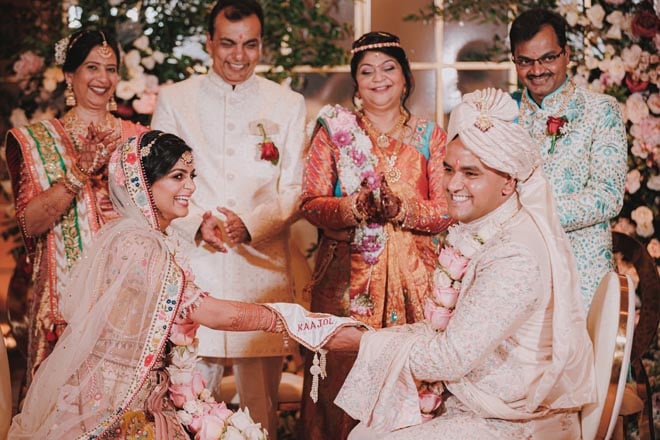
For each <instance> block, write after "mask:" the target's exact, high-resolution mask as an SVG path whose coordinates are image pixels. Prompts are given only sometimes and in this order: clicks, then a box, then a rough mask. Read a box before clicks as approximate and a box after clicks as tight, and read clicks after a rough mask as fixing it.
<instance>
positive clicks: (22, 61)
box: [14, 50, 44, 79]
mask: <svg viewBox="0 0 660 440" xmlns="http://www.w3.org/2000/svg"><path fill="white" fill-rule="evenodd" d="M43 67H44V59H43V58H42V57H40V56H39V55H37V54H35V53H34V52H32V51H31V50H28V51H27V52H23V53H22V54H21V56H20V58H19V59H18V60H17V61H16V62H15V63H14V72H16V76H17V77H18V78H21V79H23V78H29V77H30V76H32V75H34V74H35V73H37V72H39V71H40V70H41V69H42V68H43Z"/></svg>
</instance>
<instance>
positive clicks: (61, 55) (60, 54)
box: [55, 35, 71, 66]
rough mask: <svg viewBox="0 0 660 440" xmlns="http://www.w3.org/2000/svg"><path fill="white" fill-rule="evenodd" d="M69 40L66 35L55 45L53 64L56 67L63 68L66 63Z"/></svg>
mask: <svg viewBox="0 0 660 440" xmlns="http://www.w3.org/2000/svg"><path fill="white" fill-rule="evenodd" d="M70 40H71V37H70V36H69V35H67V36H66V37H64V38H62V39H61V40H59V41H58V42H57V43H55V64H57V65H58V66H63V65H64V62H65V61H66V50H67V49H68V48H69V41H70Z"/></svg>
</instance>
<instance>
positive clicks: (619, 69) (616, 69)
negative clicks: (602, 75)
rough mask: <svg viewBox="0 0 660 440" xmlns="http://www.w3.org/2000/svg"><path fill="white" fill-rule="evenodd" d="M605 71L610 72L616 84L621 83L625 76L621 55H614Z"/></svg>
mask: <svg viewBox="0 0 660 440" xmlns="http://www.w3.org/2000/svg"><path fill="white" fill-rule="evenodd" d="M607 73H609V74H610V78H612V81H614V82H615V83H616V84H621V81H623V78H625V76H626V66H625V65H624V64H623V60H622V59H621V57H618V56H616V57H614V58H612V60H611V61H610V63H609V66H608V69H607Z"/></svg>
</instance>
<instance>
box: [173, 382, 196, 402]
mask: <svg viewBox="0 0 660 440" xmlns="http://www.w3.org/2000/svg"><path fill="white" fill-rule="evenodd" d="M169 389H170V397H171V398H172V403H174V406H176V407H177V408H183V405H184V403H186V402H187V401H189V400H195V399H196V398H197V395H196V394H195V392H194V391H193V386H192V382H190V383H187V384H183V385H174V384H171V385H170V387H169Z"/></svg>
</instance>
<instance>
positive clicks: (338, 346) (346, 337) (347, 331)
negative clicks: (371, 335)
mask: <svg viewBox="0 0 660 440" xmlns="http://www.w3.org/2000/svg"><path fill="white" fill-rule="evenodd" d="M363 333H364V332H363V331H362V330H358V328H357V327H352V326H351V327H343V328H341V329H340V330H339V331H338V332H337V333H335V335H334V336H333V337H331V338H330V340H329V341H328V342H327V343H326V344H325V345H324V346H323V348H325V349H326V350H333V351H358V349H359V348H360V340H361V339H362V334H363Z"/></svg>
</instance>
